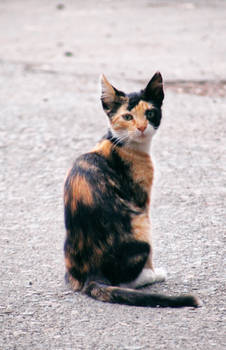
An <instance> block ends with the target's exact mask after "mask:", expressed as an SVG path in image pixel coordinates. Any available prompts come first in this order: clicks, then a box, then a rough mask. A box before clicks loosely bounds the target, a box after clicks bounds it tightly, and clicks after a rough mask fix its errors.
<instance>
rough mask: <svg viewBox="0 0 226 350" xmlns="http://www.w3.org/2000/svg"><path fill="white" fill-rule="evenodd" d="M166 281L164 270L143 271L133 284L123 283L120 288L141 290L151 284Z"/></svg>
mask: <svg viewBox="0 0 226 350" xmlns="http://www.w3.org/2000/svg"><path fill="white" fill-rule="evenodd" d="M165 280H166V272H165V270H163V269H156V270H155V271H152V270H151V269H143V270H142V272H141V273H140V275H139V276H138V277H137V278H136V279H135V280H134V281H132V282H129V283H122V284H121V285H120V286H121V287H124V288H141V287H144V286H147V285H149V284H153V283H157V282H163V281H165Z"/></svg>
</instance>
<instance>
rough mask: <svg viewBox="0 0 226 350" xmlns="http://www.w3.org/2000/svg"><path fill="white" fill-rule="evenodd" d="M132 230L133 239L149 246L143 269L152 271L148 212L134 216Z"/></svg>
mask: <svg viewBox="0 0 226 350" xmlns="http://www.w3.org/2000/svg"><path fill="white" fill-rule="evenodd" d="M131 225H132V230H133V235H134V238H135V239H137V240H139V241H144V242H147V243H149V245H150V254H149V257H148V260H147V262H146V265H145V268H150V269H153V263H152V243H151V223H150V219H149V215H148V211H147V212H144V213H143V214H140V215H136V216H134V217H133V219H132V222H131Z"/></svg>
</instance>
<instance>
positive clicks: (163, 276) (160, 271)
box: [154, 268, 167, 282]
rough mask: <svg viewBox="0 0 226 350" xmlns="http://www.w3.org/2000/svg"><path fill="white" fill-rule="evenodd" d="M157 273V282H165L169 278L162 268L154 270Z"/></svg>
mask: <svg viewBox="0 0 226 350" xmlns="http://www.w3.org/2000/svg"><path fill="white" fill-rule="evenodd" d="M154 273H155V282H164V281H165V280H166V277H167V272H166V270H164V269H162V268H158V269H155V270H154Z"/></svg>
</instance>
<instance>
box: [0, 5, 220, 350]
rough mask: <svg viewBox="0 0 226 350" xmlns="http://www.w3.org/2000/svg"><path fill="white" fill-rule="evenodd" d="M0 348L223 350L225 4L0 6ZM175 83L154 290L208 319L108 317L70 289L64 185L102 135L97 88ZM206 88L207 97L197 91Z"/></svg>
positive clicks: (163, 312)
mask: <svg viewBox="0 0 226 350" xmlns="http://www.w3.org/2000/svg"><path fill="white" fill-rule="evenodd" d="M0 13H1V21H0V42H1V46H0V76H1V89H0V122H1V123H0V169H1V172H0V200H1V206H0V261H1V264H0V269H1V270H0V276H1V277H0V278H1V284H0V327H1V331H0V349H3V350H6V349H7V350H11V349H14V350H15V349H18V350H21V349H33V350H36V349H37V350H38V349H53V350H55V349H57V350H60V349H62V350H69V349H75V350H80V349H81V350H84V349H85V350H88V349H90V350H91V349H92V350H93V349H95V350H112V349H114V350H115V349H116V350H118V349H120V350H121V349H123V350H141V349H142V350H143V349H145V350H146V349H147V350H149V349H170V350H171V349H172V350H174V349H186V350H187V349H202V350H204V349H205V350H212V349H217V350H221V349H224V345H225V337H224V334H225V328H224V322H225V266H224V259H223V258H224V245H223V240H224V234H225V204H226V203H225V202H226V201H225V198H226V196H225V195H226V190H225V189H226V176H225V170H226V167H225V165H226V153H225V146H226V142H225V139H226V130H225V115H226V103H225V102H226V101H225V97H226V94H225V91H226V90H225V81H226V41H225V31H226V22H225V18H226V2H225V1H223V0H222V1H174V0H172V1H163V0H160V1H153V0H152V1H151V0H150V1H145V0H141V1H139V2H138V1H135V0H134V1H126V0H125V1H119V0H115V1H103V0H101V1H98V2H96V1H88V0H87V1H72V0H71V1H69V0H68V1H59V2H58V1H53V0H51V1H48V2H47V1H46V2H44V1H43V2H40V1H35V0H31V1H25V0H20V1H19V0H17V1H16V0H10V1H1V2H0ZM156 70H160V71H161V72H162V74H163V77H164V78H165V79H166V89H165V92H166V98H165V103H164V117H163V122H162V125H161V128H160V130H159V132H158V134H157V135H156V137H155V139H154V141H153V147H152V154H153V159H154V163H155V169H156V171H155V183H154V190H153V197H152V212H151V215H152V226H153V241H154V257H155V258H154V261H155V265H156V266H158V267H164V268H166V270H167V271H168V280H167V281H166V282H165V283H162V284H158V285H155V286H153V287H151V288H150V290H152V291H154V292H164V293H167V294H177V293H188V292H192V293H193V294H196V295H198V296H199V297H200V299H201V300H202V302H203V306H202V307H201V308H199V309H189V308H184V309H180V310H177V309H159V308H157V309H151V308H137V307H129V306H128V307H127V306H120V305H111V304H104V303H101V302H97V301H94V300H91V299H89V298H87V297H85V296H82V295H80V294H74V293H72V292H71V291H70V290H68V289H67V287H66V286H65V285H64V280H63V276H64V261H63V241H64V235H65V232H64V224H63V205H62V192H63V182H64V178H65V174H66V171H67V169H68V168H69V167H70V166H71V164H72V161H73V159H74V158H75V157H77V156H78V155H80V154H81V153H83V152H85V151H87V150H89V149H91V148H92V147H93V146H94V145H95V143H96V142H97V141H98V139H99V138H100V137H101V136H102V134H103V133H104V131H105V128H106V119H105V116H104V113H103V111H102V109H101V106H100V102H99V88H98V77H99V75H100V73H102V72H104V73H105V74H106V76H107V77H108V78H109V80H110V81H111V82H112V83H113V84H114V85H115V86H117V87H119V88H120V89H122V90H123V89H124V90H125V91H128V92H129V91H133V90H137V89H140V88H143V87H144V86H145V84H146V83H147V81H148V79H150V78H151V76H152V74H153V73H154V72H155V71H156ZM200 89H201V90H200Z"/></svg>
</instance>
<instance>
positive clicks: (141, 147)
mask: <svg viewBox="0 0 226 350" xmlns="http://www.w3.org/2000/svg"><path fill="white" fill-rule="evenodd" d="M124 147H125V148H126V149H128V150H130V151H132V152H134V151H135V152H136V151H138V152H141V153H145V154H148V155H149V154H150V152H151V139H149V140H147V141H146V142H142V143H138V142H132V141H131V142H129V143H128V144H126V145H125V146H124Z"/></svg>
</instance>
